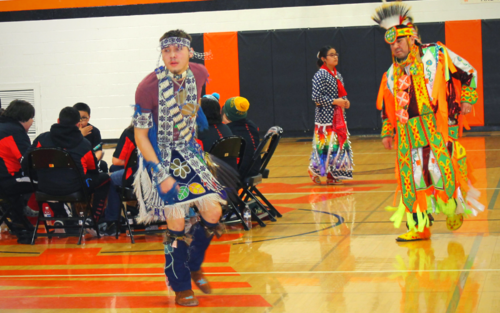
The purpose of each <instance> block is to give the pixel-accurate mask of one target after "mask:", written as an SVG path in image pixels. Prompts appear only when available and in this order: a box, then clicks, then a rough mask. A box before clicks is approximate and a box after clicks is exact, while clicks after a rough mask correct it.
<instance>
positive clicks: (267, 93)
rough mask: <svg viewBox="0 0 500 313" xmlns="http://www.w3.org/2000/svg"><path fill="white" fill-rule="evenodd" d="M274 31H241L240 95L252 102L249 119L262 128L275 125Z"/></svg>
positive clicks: (239, 36)
mask: <svg viewBox="0 0 500 313" xmlns="http://www.w3.org/2000/svg"><path fill="white" fill-rule="evenodd" d="M271 40H272V38H271V32H267V31H264V32H262V31H258V32H240V33H238V55H239V68H240V95H241V96H243V97H245V98H247V99H248V101H249V102H250V110H249V112H248V118H249V119H251V120H252V121H254V122H255V123H257V125H258V126H259V128H260V129H261V130H267V129H269V127H271V126H273V125H274V98H273V94H274V92H273V59H272V45H271Z"/></svg>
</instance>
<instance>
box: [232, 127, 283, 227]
mask: <svg viewBox="0 0 500 313" xmlns="http://www.w3.org/2000/svg"><path fill="white" fill-rule="evenodd" d="M282 133H283V130H282V129H281V127H278V126H275V127H272V128H270V129H269V131H268V132H267V133H266V135H265V136H264V138H263V139H262V141H261V142H260V143H259V145H258V146H257V149H256V150H255V153H254V155H253V158H252V166H250V167H249V169H248V172H250V171H251V170H252V169H253V168H254V166H255V165H256V164H258V161H259V160H260V161H261V165H260V168H259V172H258V174H257V175H253V176H246V177H245V178H244V179H242V182H243V190H242V192H241V194H240V197H241V198H242V199H243V202H246V201H248V199H249V198H251V199H253V200H254V201H255V202H256V203H257V205H258V206H259V207H260V208H261V209H262V210H263V211H265V212H266V213H267V214H268V216H269V219H270V220H271V221H273V222H276V217H282V215H281V213H280V212H278V210H276V208H275V207H274V206H273V205H272V204H271V203H270V202H269V200H267V198H266V197H264V195H263V194H262V193H261V192H260V191H259V190H258V189H257V185H258V184H260V183H261V182H262V178H268V177H269V169H267V165H268V164H269V161H270V160H271V158H272V156H273V154H274V151H275V150H276V147H277V146H278V143H279V141H280V139H281V134H282ZM257 197H259V198H260V199H261V200H262V201H264V203H265V204H266V205H264V204H262V202H261V201H259V199H258V198H257ZM266 206H267V207H266ZM251 210H252V215H254V216H255V217H256V219H257V221H258V222H259V225H261V226H262V225H265V224H264V222H262V220H261V219H260V218H259V217H258V216H257V212H256V210H255V209H254V208H251Z"/></svg>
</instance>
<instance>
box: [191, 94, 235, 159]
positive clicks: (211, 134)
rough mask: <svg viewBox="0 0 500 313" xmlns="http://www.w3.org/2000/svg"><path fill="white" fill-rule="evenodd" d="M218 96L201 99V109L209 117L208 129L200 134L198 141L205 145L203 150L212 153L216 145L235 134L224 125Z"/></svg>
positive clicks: (207, 96)
mask: <svg viewBox="0 0 500 313" xmlns="http://www.w3.org/2000/svg"><path fill="white" fill-rule="evenodd" d="M216 96H217V94H212V95H205V96H203V98H202V99H201V109H202V110H203V113H204V114H205V116H206V117H207V121H208V129H206V130H204V131H202V132H199V133H198V139H200V140H201V142H202V143H203V150H204V151H206V152H210V149H211V148H212V146H213V145H214V143H215V142H216V141H217V140H219V139H221V138H224V137H229V136H232V135H233V133H232V132H231V130H230V129H229V127H227V125H225V124H223V123H222V115H221V113H220V104H219V100H218V99H217V97H216Z"/></svg>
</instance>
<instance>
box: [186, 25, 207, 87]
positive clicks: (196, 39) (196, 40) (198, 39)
mask: <svg viewBox="0 0 500 313" xmlns="http://www.w3.org/2000/svg"><path fill="white" fill-rule="evenodd" d="M191 38H192V39H193V40H192V41H191V47H192V48H193V49H194V51H196V52H200V53H203V52H205V43H204V41H203V34H191ZM189 62H194V63H200V64H205V61H204V60H200V59H196V58H192V59H191V60H189ZM201 93H202V95H204V94H206V84H205V85H203V89H202V91H201Z"/></svg>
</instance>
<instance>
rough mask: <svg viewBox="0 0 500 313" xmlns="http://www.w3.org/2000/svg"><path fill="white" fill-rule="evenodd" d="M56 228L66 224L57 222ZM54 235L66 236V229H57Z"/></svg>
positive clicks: (55, 223)
mask: <svg viewBox="0 0 500 313" xmlns="http://www.w3.org/2000/svg"><path fill="white" fill-rule="evenodd" d="M54 226H56V227H63V226H64V223H63V221H55V222H54ZM54 233H56V234H65V233H66V231H65V229H64V228H56V229H54Z"/></svg>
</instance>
